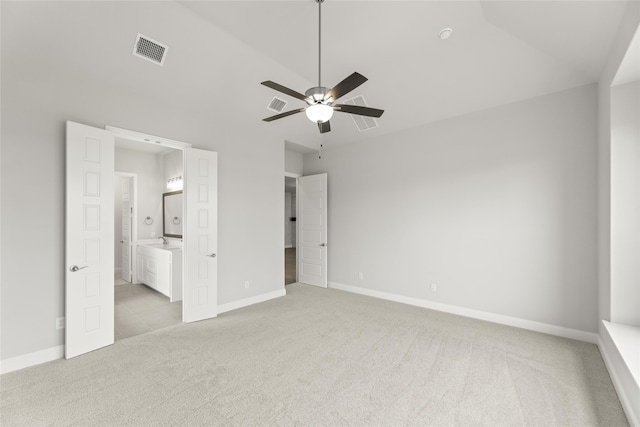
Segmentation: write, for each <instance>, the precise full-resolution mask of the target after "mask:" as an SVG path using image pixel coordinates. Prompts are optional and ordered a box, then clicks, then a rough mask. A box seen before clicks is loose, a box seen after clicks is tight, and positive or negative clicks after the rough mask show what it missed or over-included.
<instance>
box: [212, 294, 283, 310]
mask: <svg viewBox="0 0 640 427" xmlns="http://www.w3.org/2000/svg"><path fill="white" fill-rule="evenodd" d="M286 294H287V291H286V290H285V289H284V288H282V289H278V290H277V291H272V292H267V293H266V294H261V295H256V296H254V297H250V298H245V299H241V300H238V301H233V302H229V303H226V304H221V305H219V306H218V314H221V313H226V312H227V311H231V310H237V309H239V308H242V307H247V306H250V305H253V304H258V303H261V302H265V301H269V300H270V299H274V298H279V297H283V296H285V295H286Z"/></svg>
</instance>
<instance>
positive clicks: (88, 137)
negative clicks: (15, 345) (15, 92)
mask: <svg viewBox="0 0 640 427" xmlns="http://www.w3.org/2000/svg"><path fill="white" fill-rule="evenodd" d="M66 145H67V147H66V148H67V149H66V162H67V164H66V249H65V252H66V254H65V263H66V266H65V273H66V280H65V316H66V330H65V331H66V332H65V337H66V338H65V339H66V343H65V357H66V358H67V359H69V358H71V357H75V356H78V355H81V354H84V353H87V352H90V351H92V350H96V349H98V348H101V347H104V346H107V345H110V344H113V315H114V308H113V306H114V300H113V268H114V266H113V264H114V262H113V253H114V248H113V244H114V243H113V234H114V228H113V227H114V212H113V209H114V206H113V205H114V201H113V193H114V189H113V185H114V179H113V177H114V173H113V172H114V137H113V135H112V134H111V133H110V132H108V131H105V130H102V129H96V128H93V127H90V126H85V125H81V124H79V123H73V122H67V136H66Z"/></svg>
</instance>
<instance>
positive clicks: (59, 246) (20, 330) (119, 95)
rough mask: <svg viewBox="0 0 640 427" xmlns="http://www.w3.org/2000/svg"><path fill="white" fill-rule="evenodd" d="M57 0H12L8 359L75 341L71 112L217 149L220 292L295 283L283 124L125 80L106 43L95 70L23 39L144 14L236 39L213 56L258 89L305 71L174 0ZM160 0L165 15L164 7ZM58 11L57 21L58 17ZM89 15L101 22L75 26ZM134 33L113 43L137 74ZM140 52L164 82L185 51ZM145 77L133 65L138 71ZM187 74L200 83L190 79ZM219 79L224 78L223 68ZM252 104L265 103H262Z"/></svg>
mask: <svg viewBox="0 0 640 427" xmlns="http://www.w3.org/2000/svg"><path fill="white" fill-rule="evenodd" d="M53 3H54V2H40V3H29V2H2V25H1V29H2V37H1V40H2V63H1V67H2V70H1V71H2V80H1V82H0V84H1V97H2V99H1V102H2V128H1V135H0V136H1V139H2V158H1V162H2V163H1V174H2V177H1V181H0V182H1V185H2V188H1V192H0V193H1V194H2V204H1V209H2V211H1V221H2V235H1V245H2V271H1V285H0V292H1V294H2V301H1V314H0V316H1V327H2V329H1V334H0V335H1V354H0V357H1V358H2V359H3V360H4V359H7V358H12V357H17V356H21V355H25V354H28V353H33V352H36V351H40V350H45V349H50V348H53V347H56V346H59V345H62V344H63V343H64V331H63V330H56V329H55V319H56V318H57V317H60V316H64V277H65V259H64V171H65V169H64V141H65V134H64V125H65V121H66V120H72V121H76V122H80V123H84V124H87V125H91V126H95V127H99V128H102V127H104V125H106V124H109V125H113V126H117V127H121V128H125V129H131V130H137V131H140V132H145V133H149V134H152V135H158V136H162V137H166V138H171V139H175V140H179V141H184V142H189V143H192V144H193V146H194V147H195V148H202V149H207V150H213V151H217V152H218V158H219V168H218V176H219V179H218V182H219V187H218V201H219V202H218V206H219V208H218V209H219V211H218V213H219V215H218V231H219V232H218V302H219V303H220V304H227V303H230V302H234V301H238V300H242V299H244V298H251V297H253V296H257V295H262V294H266V293H269V292H274V291H278V290H281V289H283V288H284V285H283V283H284V271H283V268H282V266H283V265H284V254H283V252H284V251H283V250H282V247H283V241H284V226H283V222H282V209H283V206H284V192H283V189H282V182H283V180H282V177H283V170H284V153H283V151H284V147H283V138H282V137H281V136H280V135H278V134H276V133H275V131H273V127H268V126H267V124H264V123H263V122H261V121H260V120H259V118H260V117H261V116H259V115H257V114H256V115H255V119H251V118H249V119H248V118H247V117H248V115H247V114H245V111H243V110H240V111H236V112H235V113H234V114H233V115H226V116H225V115H218V114H216V113H215V112H212V111H211V108H217V107H215V106H214V107H212V104H215V102H212V100H211V99H210V100H209V101H208V103H207V104H208V106H209V107H208V109H209V111H205V110H198V109H191V108H192V105H190V104H186V103H184V102H181V101H182V100H181V99H175V98H172V96H173V95H170V94H171V93H174V92H179V91H166V90H164V89H165V88H164V87H161V88H160V89H161V90H157V91H156V93H157V97H156V98H151V97H148V96H146V95H141V94H140V93H138V92H137V91H136V89H135V88H126V89H123V88H122V87H119V86H114V84H113V82H112V81H111V80H109V78H108V76H104V75H100V73H99V70H100V69H101V68H100V67H102V65H103V64H101V63H100V60H101V58H102V57H103V56H102V53H101V52H102V50H99V51H100V52H99V53H100V54H99V55H93V54H92V52H93V51H96V49H94V50H93V51H86V52H85V51H83V53H82V60H83V62H84V64H85V65H86V68H85V69H82V70H77V72H74V70H69V69H67V68H66V65H65V64H64V63H62V62H61V61H59V55H58V54H57V52H53V51H48V50H46V49H44V50H42V51H39V52H33V51H32V50H31V49H23V48H22V43H23V42H26V41H28V40H29V38H28V37H27V38H26V39H25V38H24V37H22V36H23V35H25V34H28V35H30V36H34V37H36V34H42V33H41V32H43V33H44V34H49V33H50V34H60V35H61V36H62V35H67V34H68V35H70V37H69V42H70V43H73V41H74V40H79V39H83V38H84V37H88V36H90V35H91V36H92V37H93V36H94V35H95V34H97V35H98V38H97V39H96V40H103V39H101V38H100V37H102V36H101V34H102V31H103V30H104V29H105V28H106V27H107V26H110V27H113V26H116V27H120V26H119V22H120V20H123V21H124V20H126V21H127V22H129V21H134V22H136V23H139V24H140V25H141V26H145V28H148V27H149V26H153V28H154V29H157V30H158V31H160V30H161V29H169V30H170V29H171V28H172V27H174V23H175V22H178V21H179V23H180V26H179V27H177V26H176V28H189V30H190V32H189V37H190V40H191V41H192V42H193V43H191V44H189V45H186V47H184V49H189V48H190V47H189V46H192V45H197V43H198V42H199V40H210V41H213V42H214V43H215V44H216V46H217V45H220V46H224V49H222V47H221V48H220V49H218V50H216V51H215V52H216V55H214V56H212V57H211V58H208V57H207V58H203V60H206V61H211V62H212V63H215V64H217V65H216V66H217V67H222V66H226V67H230V69H232V70H233V72H237V70H238V69H240V70H243V73H245V74H244V76H245V77H246V78H247V81H250V82H254V83H255V85H256V87H257V88H258V90H261V89H260V88H261V87H260V84H259V82H260V81H262V80H264V79H265V76H267V77H268V76H270V75H280V76H281V77H282V79H281V80H282V81H292V82H293V83H291V84H294V83H296V82H300V78H299V77H296V76H295V75H293V74H292V73H290V72H288V71H287V70H284V69H282V67H280V66H279V65H277V64H275V63H274V62H273V61H272V60H270V59H269V58H267V57H265V56H264V55H262V54H261V53H259V52H254V51H251V50H249V49H248V48H247V47H246V46H245V45H243V44H242V43H240V42H238V41H237V40H235V39H233V38H231V37H230V36H228V35H227V34H226V33H224V32H223V31H220V30H216V29H215V28H214V27H211V26H209V25H206V24H205V23H204V22H203V21H201V20H200V19H199V18H198V17H197V16H195V15H193V14H191V13H190V12H188V11H186V9H184V8H182V7H181V6H180V5H177V4H175V3H172V2H152V3H146V4H142V3H132V2H102V3H96V4H92V5H87V4H85V3H83V2H59V3H55V5H54V4H53ZM125 3H126V4H125ZM159 8H160V9H162V11H163V13H156V11H157V10H158V9H159ZM54 9H55V10H56V11H57V13H58V14H57V15H56V16H57V17H58V18H57V19H51V11H52V10H54ZM63 18H64V19H63ZM86 23H89V24H90V26H91V28H92V30H93V32H91V33H85V31H84V27H83V28H76V27H75V26H76V25H77V26H83V25H85V24H86ZM89 24H87V25H89ZM61 27H64V28H61ZM62 29H63V30H64V31H62ZM60 31H62V32H60ZM140 31H142V29H141V30H140ZM155 32H156V31H151V33H152V34H153V33H155ZM147 33H149V31H148V32H147ZM172 34H174V33H173V32H172ZM129 36H131V40H129ZM179 36H182V33H180V32H179V31H177V30H176V32H175V37H179ZM122 37H123V40H124V41H123V40H117V41H114V44H113V45H109V46H110V47H114V46H115V47H118V46H124V47H126V49H125V50H126V52H124V53H123V61H124V62H123V63H122V64H118V69H119V70H120V71H121V72H122V73H132V71H131V70H132V66H131V64H130V63H129V62H126V61H129V58H133V57H132V55H131V48H132V46H133V37H135V31H134V32H133V35H131V34H129V33H127V34H124V35H123V36H122ZM103 41H104V40H103ZM116 42H117V43H116ZM105 43H106V42H105ZM105 46H106V45H105ZM73 47H74V46H73V44H72V45H71V46H68V45H66V44H61V45H59V46H58V48H59V49H73ZM124 47H123V49H124ZM195 47H197V46H195ZM179 52H180V51H179V50H174V51H172V53H173V57H174V58H179V55H180V54H179ZM201 56H202V55H200V57H201ZM194 58H195V57H194ZM194 60H195V59H194ZM131 61H141V62H139V63H138V62H133V63H132V64H134V66H135V67H141V69H144V70H146V71H145V72H146V73H148V75H152V73H155V74H153V76H154V78H153V81H155V82H158V83H162V84H163V83H164V82H165V79H167V78H169V77H170V76H171V73H172V72H173V71H171V70H175V67H176V66H177V65H179V61H174V62H173V65H169V63H167V65H166V67H165V68H160V67H157V66H156V65H154V64H151V63H147V61H142V60H139V59H137V58H133V59H131ZM249 64H253V65H254V66H253V67H252V66H249ZM255 64H261V66H260V67H256V66H255ZM144 67H148V68H144ZM189 67H191V68H193V69H194V70H193V71H194V72H198V68H199V67H197V66H194V65H193V63H192V62H190V63H189ZM258 68H260V70H258ZM92 69H94V70H96V72H92V71H90V70H92ZM161 70H170V71H161ZM223 71H224V70H221V71H220V72H223ZM265 72H267V73H268V74H263V73H265ZM145 76H147V75H145ZM136 78H137V77H135V76H134V75H133V74H132V75H131V79H132V81H137V80H136ZM182 81H183V82H185V84H189V83H190V81H189V79H182ZM209 82H213V83H215V78H214V79H209ZM296 84H297V83H296ZM296 87H297V86H296ZM300 87H304V85H303V84H300ZM180 89H182V90H187V89H189V90H190V87H184V88H180ZM221 104H224V105H222V106H221V107H220V108H227V107H228V106H229V104H228V103H226V102H225V103H221ZM246 105H247V108H253V107H252V104H250V103H246ZM260 108H261V109H264V107H263V106H261V107H260ZM249 116H250V115H249ZM250 117H253V116H250ZM141 231H142V230H141ZM33 242H38V245H39V247H38V250H39V251H40V252H41V253H45V254H47V256H45V257H41V258H40V259H38V261H37V268H34V264H33V263H34V256H33ZM245 280H250V281H251V287H250V288H249V289H245V287H244V281H245Z"/></svg>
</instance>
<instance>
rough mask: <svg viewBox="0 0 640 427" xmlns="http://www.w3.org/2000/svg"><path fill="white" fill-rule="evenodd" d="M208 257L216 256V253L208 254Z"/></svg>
mask: <svg viewBox="0 0 640 427" xmlns="http://www.w3.org/2000/svg"><path fill="white" fill-rule="evenodd" d="M207 256H208V257H211V258H215V257H216V254H211V255H207Z"/></svg>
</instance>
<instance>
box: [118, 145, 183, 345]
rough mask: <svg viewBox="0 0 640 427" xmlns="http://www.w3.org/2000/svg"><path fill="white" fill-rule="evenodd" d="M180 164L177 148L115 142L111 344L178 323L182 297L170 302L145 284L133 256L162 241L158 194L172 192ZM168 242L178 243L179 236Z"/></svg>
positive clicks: (180, 242)
mask: <svg viewBox="0 0 640 427" xmlns="http://www.w3.org/2000/svg"><path fill="white" fill-rule="evenodd" d="M182 165H183V159H182V151H181V150H176V149H172V148H167V147H163V146H158V145H155V144H154V145H152V144H148V143H143V142H138V141H134V140H127V139H125V138H116V141H115V168H116V172H115V177H114V339H115V341H118V340H121V339H125V338H130V337H133V336H136V335H142V334H145V333H147V332H151V331H154V330H157V329H162V328H165V327H168V326H172V325H176V324H179V323H182V300H181V298H179V299H176V298H175V296H174V298H170V297H169V296H167V295H165V294H163V293H161V292H159V291H158V290H156V289H154V288H152V287H151V286H148V284H145V283H144V278H143V277H141V275H140V272H139V271H138V270H139V268H138V264H139V263H140V262H141V261H142V262H144V261H143V259H142V258H140V259H138V256H137V253H136V252H137V247H138V245H139V244H154V243H161V242H163V241H166V240H164V239H165V238H166V235H165V233H164V232H165V230H164V223H163V210H162V206H163V197H162V194H163V192H167V191H170V190H174V187H175V186H176V185H177V182H178V180H177V177H180V178H182V175H183V169H182ZM180 182H181V180H180ZM170 185H171V187H170ZM180 216H182V215H181V214H180ZM169 240H171V242H172V244H173V243H175V244H177V245H181V244H182V239H180V238H178V239H169ZM176 255H177V254H176ZM180 256H181V255H180ZM174 263H175V261H174ZM180 264H181V263H180Z"/></svg>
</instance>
